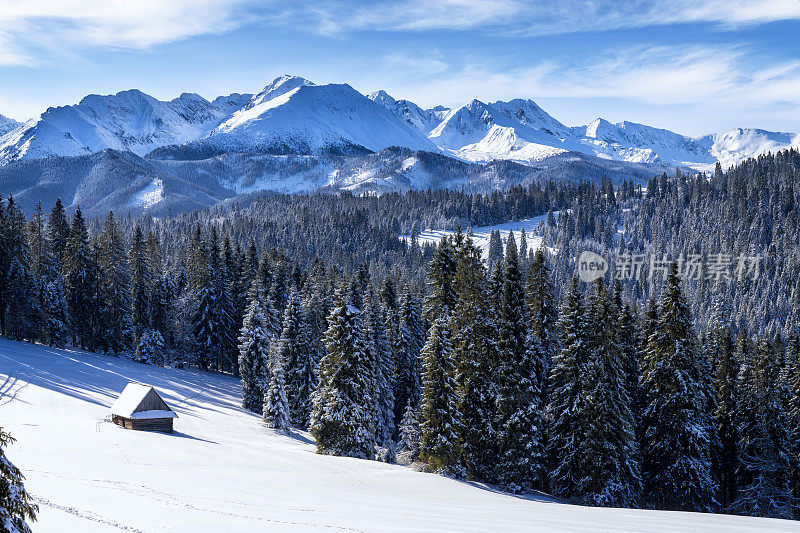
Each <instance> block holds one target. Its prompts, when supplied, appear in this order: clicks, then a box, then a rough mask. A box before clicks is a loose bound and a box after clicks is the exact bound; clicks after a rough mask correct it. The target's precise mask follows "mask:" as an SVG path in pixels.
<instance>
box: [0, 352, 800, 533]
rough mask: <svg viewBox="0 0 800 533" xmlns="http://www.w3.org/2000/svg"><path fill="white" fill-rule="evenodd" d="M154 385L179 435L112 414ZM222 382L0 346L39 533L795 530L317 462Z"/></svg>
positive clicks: (394, 468) (300, 437)
mask: <svg viewBox="0 0 800 533" xmlns="http://www.w3.org/2000/svg"><path fill="white" fill-rule="evenodd" d="M128 380H136V381H141V382H145V383H149V384H152V385H153V386H155V387H156V388H157V389H158V391H159V392H160V393H161V394H162V396H163V397H164V399H165V400H166V401H167V403H169V404H170V406H171V407H172V408H173V409H174V410H175V411H176V412H177V413H178V416H179V418H178V419H177V420H175V429H176V432H175V433H173V434H159V433H147V432H136V431H131V430H125V429H122V428H120V427H118V426H115V425H114V424H113V423H112V422H111V419H110V412H109V407H110V406H111V405H112V404H113V403H114V401H115V399H116V398H117V395H118V394H119V392H120V391H122V389H123V388H124V387H125V385H126V384H127V382H128ZM240 397H241V390H240V383H239V381H238V380H237V379H234V378H232V377H230V376H222V375H215V374H209V373H203V372H199V371H195V370H177V369H166V368H157V367H153V366H146V365H141V364H138V363H134V362H131V361H127V360H123V359H118V358H112V357H106V356H100V355H94V354H89V353H85V352H78V351H71V350H57V349H52V348H46V347H42V346H36V345H31V344H25V343H18V342H12V341H8V340H5V339H2V340H0V424H2V426H3V427H4V428H6V429H7V430H8V431H10V432H11V434H12V435H13V436H14V437H16V438H17V439H18V442H17V444H15V445H13V446H11V447H10V448H9V449H8V450H7V454H8V456H9V458H10V459H11V460H12V461H14V462H15V463H16V465H17V466H18V467H19V468H21V469H22V471H23V472H24V474H25V475H26V478H27V481H26V488H27V489H28V490H29V492H31V493H32V494H33V495H34V496H35V497H36V499H37V502H38V504H39V506H40V514H39V521H38V522H37V523H36V524H34V531H37V532H49V531H54V532H72V531H75V532H92V531H116V530H124V531H141V532H149V531H248V532H251V531H321V530H340V531H341V530H344V531H382V532H383V531H636V532H640V531H669V532H684V531H694V530H703V531H704V532H712V531H720V532H757V531H758V532H760V531H767V530H769V531H797V524H796V522H789V521H780V520H770V519H762V518H749V517H734V516H726V515H710V514H693V513H680V512H661V511H643V510H633V509H601V508H588V507H579V506H574V505H567V504H563V503H558V502H555V501H553V500H551V499H549V498H547V497H546V496H540V495H532V496H527V497H517V496H512V495H508V494H504V493H501V492H499V491H496V490H494V489H492V488H491V487H487V486H484V485H480V484H474V483H469V482H463V481H457V480H453V479H448V478H445V477H441V476H438V475H435V474H426V473H421V472H416V471H413V470H412V469H410V468H407V467H403V466H398V465H388V464H383V463H378V462H374V461H364V460H358V459H350V458H342V457H328V456H321V455H317V454H316V453H315V447H314V444H313V443H312V442H311V440H310V438H309V436H308V435H307V434H306V433H304V432H295V433H294V434H293V435H291V436H286V435H282V434H276V433H275V432H273V431H272V430H270V429H267V428H266V427H265V426H264V424H263V423H262V422H261V419H260V418H259V417H258V416H256V415H254V414H252V413H248V412H245V411H244V410H242V409H241V408H240V407H239V404H240V401H241V398H240Z"/></svg>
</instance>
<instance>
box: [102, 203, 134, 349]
mask: <svg viewBox="0 0 800 533" xmlns="http://www.w3.org/2000/svg"><path fill="white" fill-rule="evenodd" d="M98 259H99V261H98V267H99V268H98V278H99V286H100V287H99V288H100V324H101V327H102V332H101V337H102V345H103V346H104V348H105V349H106V350H108V351H110V352H113V353H122V352H126V351H129V350H130V349H131V347H132V346H133V329H132V324H131V279H130V271H129V269H128V258H127V256H126V254H125V250H124V248H123V241H122V232H121V231H120V229H119V225H118V224H117V221H116V219H115V218H114V213H113V212H109V213H108V216H107V217H106V220H105V222H104V224H103V233H102V234H101V235H100V254H99V258H98Z"/></svg>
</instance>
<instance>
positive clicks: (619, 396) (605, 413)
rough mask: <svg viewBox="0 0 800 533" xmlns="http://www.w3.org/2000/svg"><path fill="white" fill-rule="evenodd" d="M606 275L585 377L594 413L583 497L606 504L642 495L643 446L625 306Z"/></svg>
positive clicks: (596, 301) (594, 311)
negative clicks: (629, 372) (625, 340)
mask: <svg viewBox="0 0 800 533" xmlns="http://www.w3.org/2000/svg"><path fill="white" fill-rule="evenodd" d="M614 302H615V300H614V298H613V297H612V295H611V294H609V292H608V289H607V288H606V286H605V284H604V283H603V279H602V278H600V279H598V280H597V282H596V283H595V287H594V291H593V292H592V296H591V301H590V305H589V309H588V311H589V321H590V324H591V328H592V331H591V338H590V342H591V346H590V350H589V357H588V360H587V362H586V367H585V371H584V372H585V374H584V376H582V377H583V379H584V383H585V387H586V394H585V401H586V408H587V413H588V414H589V417H588V421H589V424H588V426H587V429H588V431H587V433H586V435H585V436H584V438H585V440H584V441H583V442H581V443H580V446H581V447H582V448H583V454H584V456H585V457H586V460H587V462H588V464H590V465H594V468H591V469H590V470H588V471H587V472H586V478H585V479H584V481H583V483H582V484H583V487H584V488H583V490H584V492H583V494H581V496H580V500H582V501H584V502H586V503H589V504H591V505H600V506H604V507H632V506H635V505H636V504H637V502H638V499H639V491H640V483H641V479H640V472H639V450H638V444H637V442H636V435H635V430H634V424H635V420H634V416H633V412H632V410H631V398H630V396H629V395H628V387H627V380H626V377H627V376H626V373H625V370H626V368H625V366H626V365H625V363H626V361H625V358H624V355H623V353H622V350H621V348H620V342H619V341H620V337H619V335H620V328H619V325H618V323H617V317H618V316H619V310H618V309H617V308H616V306H615V303H614Z"/></svg>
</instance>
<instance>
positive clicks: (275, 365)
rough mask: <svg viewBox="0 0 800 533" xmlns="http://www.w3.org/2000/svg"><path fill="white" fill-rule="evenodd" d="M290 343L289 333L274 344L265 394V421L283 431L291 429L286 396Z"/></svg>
mask: <svg viewBox="0 0 800 533" xmlns="http://www.w3.org/2000/svg"><path fill="white" fill-rule="evenodd" d="M285 331H286V328H284V332H285ZM290 343H291V340H289V337H288V335H287V336H282V337H281V340H280V341H278V342H276V343H273V345H272V350H271V351H270V364H269V385H268V387H267V393H266V395H265V396H264V421H265V422H266V423H267V425H268V426H269V427H271V428H274V429H278V430H282V431H285V430H287V429H289V424H290V422H291V420H290V418H291V414H290V413H289V400H288V399H287V397H286V358H287V356H288V355H289V351H290Z"/></svg>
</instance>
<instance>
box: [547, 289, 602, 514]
mask: <svg viewBox="0 0 800 533" xmlns="http://www.w3.org/2000/svg"><path fill="white" fill-rule="evenodd" d="M559 315H560V316H559V321H558V329H559V331H560V335H561V339H560V348H561V349H560V351H559V353H558V354H557V355H556V356H555V357H554V358H553V366H552V368H551V370H550V376H549V385H550V393H549V395H548V397H549V400H550V404H549V406H548V415H549V417H550V424H551V425H550V431H549V437H548V440H547V445H548V455H549V459H550V464H551V468H552V471H551V474H550V487H551V490H552V491H553V493H554V494H556V495H558V496H561V497H563V498H567V499H575V500H578V499H580V498H581V496H583V494H584V493H586V492H587V490H586V489H587V487H586V486H585V481H586V477H587V474H588V472H589V471H590V470H591V469H592V468H595V465H591V464H588V463H587V457H586V455H587V454H586V450H585V449H583V448H582V444H583V443H584V442H585V441H586V438H587V436H588V435H589V433H590V427H589V426H590V424H591V423H592V420H589V417H590V416H591V413H590V411H589V409H588V406H587V395H588V394H589V391H588V390H587V387H586V384H585V371H586V365H587V362H588V360H589V356H590V353H589V351H590V349H591V342H590V341H591V331H590V327H589V323H588V317H587V312H586V309H585V306H584V303H583V298H582V295H581V292H580V289H579V287H578V280H577V278H573V280H572V284H571V285H570V289H569V293H568V294H567V296H566V299H565V300H564V303H563V304H562V307H561V310H560V313H559Z"/></svg>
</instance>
